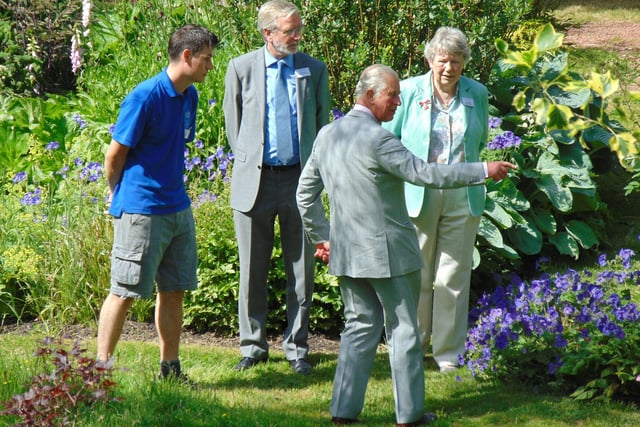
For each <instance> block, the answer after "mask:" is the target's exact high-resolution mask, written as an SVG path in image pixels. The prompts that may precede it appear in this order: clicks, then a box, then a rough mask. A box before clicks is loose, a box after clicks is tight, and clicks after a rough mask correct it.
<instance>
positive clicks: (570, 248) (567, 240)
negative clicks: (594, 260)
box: [549, 231, 580, 259]
mask: <svg viewBox="0 0 640 427" xmlns="http://www.w3.org/2000/svg"><path fill="white" fill-rule="evenodd" d="M549 241H550V242H551V243H553V245H554V246H555V247H556V249H558V252H560V253H561V254H563V255H569V256H571V257H573V258H574V259H578V257H579V256H580V248H579V247H578V242H576V240H575V239H574V238H573V237H571V235H569V233H565V232H564V231H562V232H559V233H556V234H554V235H553V236H549Z"/></svg>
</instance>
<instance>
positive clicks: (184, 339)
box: [0, 321, 340, 354]
mask: <svg viewBox="0 0 640 427" xmlns="http://www.w3.org/2000/svg"><path fill="white" fill-rule="evenodd" d="M36 328H38V329H40V330H43V328H42V324H40V323H39V322H26V323H20V324H12V325H2V326H0V334H4V333H15V334H26V333H29V332H31V331H34V330H35V329H36ZM96 334H97V329H96V328H95V327H88V326H83V325H69V326H65V327H64V329H63V330H62V331H60V332H59V333H58V334H57V335H58V336H62V337H65V338H70V339H73V340H75V339H79V340H81V341H85V340H93V339H95V338H96ZM157 339H158V338H157V334H156V329H155V326H154V325H153V323H146V322H134V321H127V322H126V323H125V325H124V328H123V330H122V335H121V337H120V340H121V341H137V342H157ZM180 342H181V343H182V344H195V345H203V346H212V347H226V348H238V349H239V346H240V343H239V340H238V337H237V336H236V337H225V336H220V335H218V334H215V333H213V332H203V333H197V332H193V331H190V330H188V329H185V330H183V332H182V336H181V338H180ZM308 342H309V347H310V350H311V352H313V353H337V352H338V349H339V347H340V338H339V337H326V336H324V335H321V334H313V333H310V334H309V340H308ZM269 346H270V347H271V348H272V349H273V350H275V351H279V350H281V348H282V336H279V337H276V336H273V337H269ZM238 354H240V353H238Z"/></svg>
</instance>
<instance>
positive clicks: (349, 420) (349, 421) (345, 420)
mask: <svg viewBox="0 0 640 427" xmlns="http://www.w3.org/2000/svg"><path fill="white" fill-rule="evenodd" d="M331 422H332V423H333V424H336V425H345V424H355V423H357V422H358V420H354V419H353V418H340V417H331Z"/></svg>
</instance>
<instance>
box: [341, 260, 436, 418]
mask: <svg viewBox="0 0 640 427" xmlns="http://www.w3.org/2000/svg"><path fill="white" fill-rule="evenodd" d="M338 280H339V282H340V291H341V293H342V300H343V302H344V316H345V327H344V331H343V332H342V337H341V339H340V352H339V354H338V364H337V367H336V374H335V378H334V381H333V396H332V398H331V415H332V416H334V417H340V418H351V419H356V418H358V415H359V414H360V412H361V411H362V408H363V405H364V398H365V392H366V389H367V382H368V379H369V374H370V372H371V367H372V365H373V361H374V359H375V356H376V350H377V347H378V344H379V342H380V338H381V336H382V331H383V328H384V330H385V333H386V339H387V345H388V350H389V364H390V365H391V380H392V383H393V395H394V397H395V413H396V419H397V422H398V423H407V422H413V421H415V420H417V419H419V418H420V417H422V416H423V414H424V396H425V391H424V366H423V363H424V361H423V358H424V354H423V351H422V345H421V343H420V337H419V335H418V323H417V309H418V298H419V295H420V271H419V270H418V271H415V272H413V273H409V274H405V275H402V276H396V277H392V278H384V279H367V278H352V277H347V276H340V277H339V278H338Z"/></svg>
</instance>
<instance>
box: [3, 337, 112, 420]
mask: <svg viewBox="0 0 640 427" xmlns="http://www.w3.org/2000/svg"><path fill="white" fill-rule="evenodd" d="M86 351H87V350H86V349H83V348H81V346H80V342H79V341H75V343H74V345H73V347H72V348H71V349H67V348H66V346H65V344H64V340H63V339H59V340H57V341H55V340H54V339H53V338H50V337H48V338H45V339H44V340H43V346H42V347H41V348H39V349H38V350H37V351H36V353H35V356H36V357H37V358H38V359H39V360H38V362H39V363H40V364H41V368H42V370H43V371H44V372H43V373H40V374H38V375H36V376H35V377H34V378H33V379H32V381H31V384H30V386H29V390H28V391H26V392H25V393H23V394H19V395H16V396H14V397H13V398H12V399H10V400H9V401H8V402H5V404H4V407H5V408H4V410H3V411H2V412H0V415H2V416H5V417H14V418H17V419H19V420H20V422H18V423H16V424H14V425H16V426H53V425H56V426H57V425H59V426H68V425H75V420H76V418H77V415H78V413H79V411H82V410H85V409H86V408H88V407H90V406H91V405H94V404H97V403H102V402H109V401H116V400H119V399H118V398H117V397H113V388H114V386H115V385H116V383H115V382H113V381H112V380H111V374H112V371H113V367H112V363H113V361H110V362H98V361H96V360H95V359H92V358H90V357H87V356H85V353H86Z"/></svg>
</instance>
